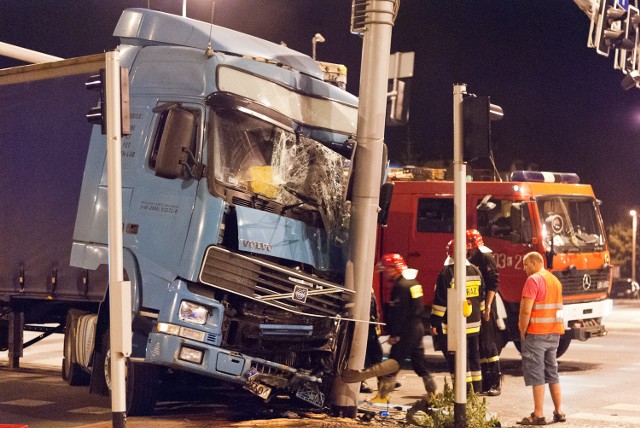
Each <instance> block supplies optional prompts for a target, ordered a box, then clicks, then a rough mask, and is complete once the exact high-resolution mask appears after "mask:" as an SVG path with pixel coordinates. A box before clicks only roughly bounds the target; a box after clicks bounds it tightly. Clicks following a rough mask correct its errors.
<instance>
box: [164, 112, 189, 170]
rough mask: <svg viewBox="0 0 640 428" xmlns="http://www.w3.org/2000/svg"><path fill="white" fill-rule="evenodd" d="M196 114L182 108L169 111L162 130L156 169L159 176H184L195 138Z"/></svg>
mask: <svg viewBox="0 0 640 428" xmlns="http://www.w3.org/2000/svg"><path fill="white" fill-rule="evenodd" d="M194 123H195V117H194V114H193V113H192V112H190V111H188V110H185V109H182V108H174V109H171V110H169V111H168V112H167V116H166V118H165V121H164V125H163V126H162V129H161V130H160V132H162V135H161V136H160V142H159V144H158V155H157V158H156V165H155V171H156V175H157V176H158V177H164V178H169V179H172V178H178V177H182V175H183V172H184V164H185V163H186V159H187V153H188V151H189V147H190V146H191V141H192V140H193V130H194Z"/></svg>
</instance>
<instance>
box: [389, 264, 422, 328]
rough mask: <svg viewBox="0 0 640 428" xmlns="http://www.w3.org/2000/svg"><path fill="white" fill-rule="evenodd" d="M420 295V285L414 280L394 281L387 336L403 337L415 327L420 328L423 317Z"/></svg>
mask: <svg viewBox="0 0 640 428" xmlns="http://www.w3.org/2000/svg"><path fill="white" fill-rule="evenodd" d="M422 295H423V293H422V285H420V283H419V282H418V281H417V280H416V279H415V278H414V279H409V278H405V277H404V276H400V277H398V278H397V279H396V280H395V281H394V283H393V289H392V290H391V303H390V305H389V317H388V319H387V327H388V333H389V336H405V335H407V334H411V333H410V332H413V331H414V330H415V327H416V326H420V328H422V322H423V319H424V316H425V314H424V303H423V301H422ZM423 334H424V333H423Z"/></svg>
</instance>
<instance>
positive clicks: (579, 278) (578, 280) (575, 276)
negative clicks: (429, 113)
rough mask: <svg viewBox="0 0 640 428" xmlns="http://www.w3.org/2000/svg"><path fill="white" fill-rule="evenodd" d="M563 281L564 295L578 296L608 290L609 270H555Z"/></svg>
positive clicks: (556, 274)
mask: <svg viewBox="0 0 640 428" xmlns="http://www.w3.org/2000/svg"><path fill="white" fill-rule="evenodd" d="M554 275H555V276H556V277H558V279H559V280H560V282H561V283H562V294H563V295H564V296H576V295H580V294H590V293H598V292H606V291H607V290H608V288H609V272H608V271H607V270H601V269H591V270H577V271H574V272H569V271H561V272H554Z"/></svg>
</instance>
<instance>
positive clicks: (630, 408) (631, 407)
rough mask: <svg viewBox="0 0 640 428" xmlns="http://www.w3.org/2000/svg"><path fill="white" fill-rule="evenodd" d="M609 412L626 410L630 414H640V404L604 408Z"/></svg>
mask: <svg viewBox="0 0 640 428" xmlns="http://www.w3.org/2000/svg"><path fill="white" fill-rule="evenodd" d="M603 408H604V409H607V410H625V411H630V412H640V404H629V403H617V404H612V405H610V406H605V407H603Z"/></svg>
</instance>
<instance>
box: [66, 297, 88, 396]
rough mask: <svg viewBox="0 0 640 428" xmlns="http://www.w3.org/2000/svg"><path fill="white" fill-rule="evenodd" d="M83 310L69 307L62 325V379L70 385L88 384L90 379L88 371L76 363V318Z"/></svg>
mask: <svg viewBox="0 0 640 428" xmlns="http://www.w3.org/2000/svg"><path fill="white" fill-rule="evenodd" d="M84 313H85V312H82V311H78V310H75V309H71V310H69V311H68V312H67V320H66V322H65V326H64V349H63V356H62V379H64V380H65V381H67V383H68V384H69V385H71V386H81V385H88V384H89V380H90V379H91V377H90V375H89V373H87V372H86V371H84V369H83V368H82V366H81V365H80V364H78V357H77V352H76V347H77V344H78V335H77V327H78V319H79V318H80V316H81V315H83V314H84Z"/></svg>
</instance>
